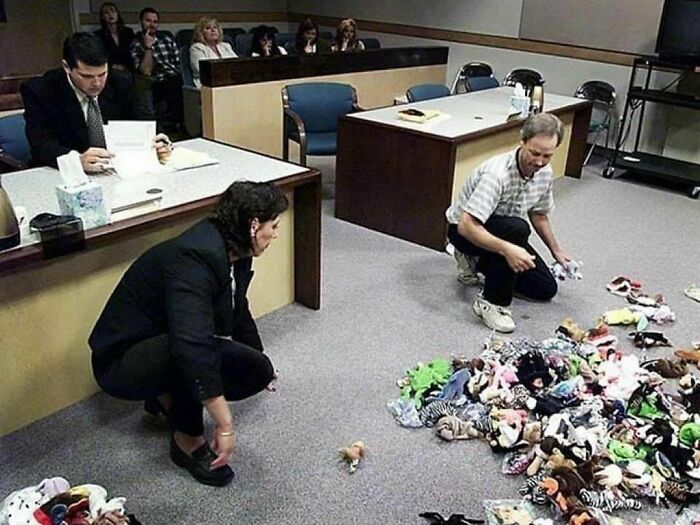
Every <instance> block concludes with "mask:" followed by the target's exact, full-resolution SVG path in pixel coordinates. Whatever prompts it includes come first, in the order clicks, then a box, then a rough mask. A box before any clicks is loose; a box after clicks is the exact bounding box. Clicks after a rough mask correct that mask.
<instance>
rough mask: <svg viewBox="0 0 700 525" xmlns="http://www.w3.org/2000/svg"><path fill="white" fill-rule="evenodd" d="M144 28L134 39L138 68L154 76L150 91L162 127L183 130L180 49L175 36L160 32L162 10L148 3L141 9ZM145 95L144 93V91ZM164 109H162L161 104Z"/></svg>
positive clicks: (135, 66) (147, 75)
mask: <svg viewBox="0 0 700 525" xmlns="http://www.w3.org/2000/svg"><path fill="white" fill-rule="evenodd" d="M139 21H140V22H141V31H140V32H138V33H137V34H136V37H135V38H134V41H133V42H132V43H131V59H132V61H133V64H134V69H135V70H136V71H137V72H138V73H139V74H140V75H143V76H144V77H146V78H147V79H149V80H150V92H151V94H152V97H153V106H154V107H155V109H156V114H157V116H158V120H159V124H161V127H163V128H164V129H165V128H168V127H170V126H172V128H173V129H175V130H179V129H180V126H181V124H182V122H183V109H182V74H181V72H180V53H179V50H178V48H177V43H176V42H175V40H174V39H173V38H172V37H171V36H169V35H167V34H165V33H159V32H158V25H159V23H160V13H158V11H157V10H156V9H154V8H153V7H144V8H143V9H142V10H141V12H140V13H139ZM141 95H143V94H141ZM161 107H162V108H163V109H159V108H161Z"/></svg>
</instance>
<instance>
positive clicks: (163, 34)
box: [156, 29, 191, 40]
mask: <svg viewBox="0 0 700 525" xmlns="http://www.w3.org/2000/svg"><path fill="white" fill-rule="evenodd" d="M188 31H189V30H188ZM156 36H157V37H158V38H165V37H166V36H168V37H170V38H172V39H173V40H175V35H173V32H172V31H168V30H167V29H163V30H162V31H156ZM190 38H191V37H190Z"/></svg>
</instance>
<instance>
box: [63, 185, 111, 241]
mask: <svg viewBox="0 0 700 525" xmlns="http://www.w3.org/2000/svg"><path fill="white" fill-rule="evenodd" d="M56 196H57V197H58V206H59V208H60V209H61V214H62V215H74V216H76V217H80V218H81V219H82V221H83V228H84V229H86V230H87V229H88V228H95V227H97V226H102V225H103V224H107V223H108V222H109V213H108V212H107V207H106V206H105V202H104V197H103V195H102V186H100V185H99V184H98V183H96V182H89V183H87V184H81V185H80V186H75V187H67V186H56Z"/></svg>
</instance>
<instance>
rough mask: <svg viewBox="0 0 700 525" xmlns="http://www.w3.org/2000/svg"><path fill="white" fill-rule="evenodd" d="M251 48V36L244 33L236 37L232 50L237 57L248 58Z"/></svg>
mask: <svg viewBox="0 0 700 525" xmlns="http://www.w3.org/2000/svg"><path fill="white" fill-rule="evenodd" d="M252 48H253V35H252V34H251V33H244V34H242V35H236V40H235V42H234V46H233V50H234V51H235V52H236V54H237V55H238V56H239V57H249V56H250V53H251V50H252Z"/></svg>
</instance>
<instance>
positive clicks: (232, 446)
mask: <svg viewBox="0 0 700 525" xmlns="http://www.w3.org/2000/svg"><path fill="white" fill-rule="evenodd" d="M222 433H223V434H225V435H222ZM211 448H212V450H214V452H216V453H217V454H218V456H217V457H216V459H215V460H214V461H212V462H211V465H209V468H211V469H212V470H215V469H217V468H221V467H224V466H226V465H228V463H229V462H230V461H231V457H232V456H233V453H234V451H235V450H236V436H235V434H234V433H233V430H232V429H231V428H230V427H229V429H228V430H222V429H220V428H219V427H217V428H216V434H215V435H214V440H213V442H212V445H211Z"/></svg>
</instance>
